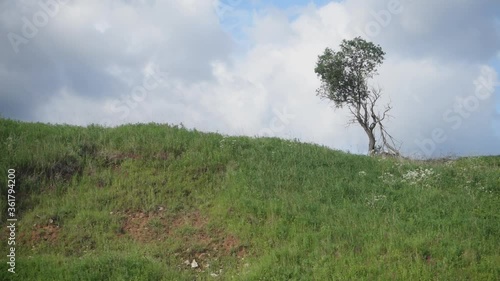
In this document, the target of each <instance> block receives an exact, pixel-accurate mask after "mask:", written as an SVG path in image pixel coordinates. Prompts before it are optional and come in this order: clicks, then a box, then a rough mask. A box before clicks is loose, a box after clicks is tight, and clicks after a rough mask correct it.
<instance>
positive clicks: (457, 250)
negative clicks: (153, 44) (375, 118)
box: [0, 119, 500, 280]
mask: <svg viewBox="0 0 500 281" xmlns="http://www.w3.org/2000/svg"><path fill="white" fill-rule="evenodd" d="M0 151H1V152H2V156H1V158H0V171H1V173H0V175H1V176H0V180H1V182H2V185H1V192H2V200H1V201H0V202H1V203H0V207H1V217H2V229H4V232H2V234H1V237H0V243H1V244H2V245H4V246H3V247H2V248H1V249H2V253H1V256H2V257H3V258H2V262H1V263H0V264H1V266H0V280H193V279H197V280H464V279H473V280H499V279H500V267H499V266H498V265H499V264H500V213H499V211H498V210H499V207H500V157H478V158H463V159H458V160H455V161H442V162H429V163H423V162H411V161H398V160H395V159H380V158H370V157H366V156H359V155H351V154H347V153H343V152H339V151H334V150H331V149H328V148H325V147H321V146H317V145H311V144H303V143H299V142H294V141H286V140H281V139H276V138H258V139H255V138H248V137H228V136H222V135H219V134H214V133H211V134H207V133H201V132H197V131H188V130H186V129H184V128H178V127H175V126H168V125H160V124H147V125H145V124H138V125H126V126H121V127H117V128H102V127H99V126H89V127H87V128H82V127H75V126H63V125H57V126H56V125H47V124H40V123H37V124H34V123H22V122H17V121H12V120H4V119H0ZM8 169H15V180H16V181H15V187H14V190H15V200H16V201H15V203H16V206H15V208H16V209H15V212H16V213H15V218H17V219H18V221H17V222H16V230H15V242H16V245H15V254H16V260H15V272H16V273H15V274H12V273H10V272H8V268H10V266H9V265H8V264H7V263H6V261H8V258H7V257H6V255H8V254H9V252H8V251H9V248H8V246H7V242H8V237H9V235H10V230H9V229H8V228H7V226H8V225H9V222H7V221H6V218H7V212H6V210H7V192H8V191H7V189H8V185H7V177H8V174H7V172H8ZM9 247H10V246H9ZM193 260H194V261H195V262H193Z"/></svg>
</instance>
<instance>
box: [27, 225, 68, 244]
mask: <svg viewBox="0 0 500 281" xmlns="http://www.w3.org/2000/svg"><path fill="white" fill-rule="evenodd" d="M60 230H61V228H60V227H59V225H57V224H53V223H47V224H45V225H42V224H34V225H33V227H32V229H31V231H30V232H29V233H20V237H19V238H20V240H22V241H26V242H27V244H30V245H36V244H38V243H40V242H44V241H46V242H49V243H56V242H57V240H58V237H59V232H60Z"/></svg>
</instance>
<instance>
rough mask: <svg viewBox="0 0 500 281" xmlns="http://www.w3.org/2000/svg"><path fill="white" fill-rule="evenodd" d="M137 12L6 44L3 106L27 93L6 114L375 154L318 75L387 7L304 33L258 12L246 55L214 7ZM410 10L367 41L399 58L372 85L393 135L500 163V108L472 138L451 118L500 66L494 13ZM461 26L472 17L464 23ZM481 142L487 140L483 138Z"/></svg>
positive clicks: (162, 5)
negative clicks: (326, 56) (499, 157)
mask: <svg viewBox="0 0 500 281" xmlns="http://www.w3.org/2000/svg"><path fill="white" fill-rule="evenodd" d="M402 1H403V0H402ZM128 2H130V3H125V2H115V1H85V2H75V3H72V4H71V5H68V7H64V10H61V13H60V16H57V17H55V18H54V19H53V21H52V22H51V24H50V25H48V26H47V27H46V29H45V31H44V32H40V34H39V35H37V37H36V38H35V39H33V41H32V42H30V43H29V44H27V45H24V46H21V53H20V56H17V57H12V56H11V55H8V56H7V55H6V54H7V52H8V51H10V46H9V45H8V44H5V43H0V49H1V50H2V53H1V54H0V58H2V61H5V63H4V64H5V65H1V64H0V69H2V71H0V82H2V85H4V87H3V89H1V90H0V94H1V95H0V97H2V98H3V97H6V96H8V95H9V94H10V93H14V92H19V93H20V94H19V99H15V100H13V99H12V98H10V99H8V100H7V99H5V100H6V101H7V102H2V103H0V106H1V104H4V106H3V107H0V108H1V110H7V116H9V114H10V115H12V116H13V117H17V118H20V119H26V120H37V121H46V122H65V123H74V124H88V123H92V122H98V123H99V122H100V123H102V122H106V123H111V124H116V123H128V122H132V123H134V122H149V121H155V122H168V123H180V122H182V123H183V124H185V125H186V126H188V127H196V128H197V129H201V130H207V131H219V132H222V133H230V134H240V133H244V134H247V135H256V134H265V135H269V134H272V135H275V136H281V137H298V138H301V139H302V140H304V141H313V142H317V143H321V144H326V145H329V146H331V147H334V148H339V149H344V150H351V151H355V152H364V151H366V146H367V144H366V143H367V140H366V136H365V135H364V132H363V131H362V130H360V129H359V128H358V127H356V126H352V127H350V128H349V129H346V127H345V125H346V124H347V122H348V120H349V115H348V114H347V112H346V110H341V109H338V110H333V109H332V107H331V106H330V105H329V104H328V103H327V102H326V101H321V100H320V99H319V98H318V97H317V96H316V95H315V90H316V89H317V88H318V87H319V85H320V84H319V80H318V78H317V77H316V75H315V73H314V67H315V64H316V60H317V56H318V55H319V54H320V53H321V52H322V51H323V50H324V48H325V47H327V46H328V47H332V48H334V49H335V48H336V47H337V46H338V45H339V43H340V42H341V40H342V39H346V38H350V37H352V36H354V35H356V33H357V30H359V29H364V28H365V27H366V26H367V24H370V23H373V22H374V20H375V19H374V14H377V13H378V14H379V15H380V12H381V11H383V10H384V9H387V3H386V1H370V2H366V1H361V0H348V1H344V2H342V3H336V2H332V3H330V4H328V5H325V6H323V7H320V8H318V7H316V6H314V5H308V6H306V7H303V8H302V9H296V10H294V13H297V17H295V18H294V19H293V20H291V19H290V17H289V15H288V14H287V11H280V10H277V9H275V8H273V9H272V10H269V11H259V12H256V13H251V15H252V16H253V20H252V21H248V20H247V18H245V21H244V22H252V23H253V25H252V26H250V27H247V28H246V30H247V31H248V36H249V37H248V38H249V40H250V41H251V44H250V46H249V49H248V50H246V51H244V52H242V51H241V50H236V51H238V52H239V53H238V55H237V56H233V55H234V54H236V53H233V52H232V51H235V49H234V47H235V46H234V44H233V43H232V42H231V41H230V40H229V37H228V36H227V34H226V33H225V32H224V31H223V30H224V28H223V27H221V26H220V25H219V24H218V22H219V19H218V18H217V16H216V15H217V14H216V11H215V10H214V6H213V5H212V3H211V1H202V0H190V1H165V2H160V1H156V2H155V1H128ZM410 2H411V1H410ZM405 3H407V5H406V4H405V5H406V6H405V7H404V11H403V12H402V13H401V14H397V15H396V14H394V15H391V20H390V22H389V23H388V24H387V25H384V24H380V23H378V22H377V21H376V20H375V23H377V24H379V25H380V26H379V27H380V30H379V32H378V34H377V36H374V37H373V38H369V39H372V40H373V41H375V42H376V43H378V44H381V45H382V47H383V48H384V50H385V51H386V52H387V55H386V61H385V62H384V64H383V66H382V67H381V68H380V71H379V72H380V76H378V77H377V78H376V80H375V81H374V82H375V83H378V84H380V86H382V88H383V89H384V95H385V99H384V101H388V100H389V97H390V99H391V100H392V104H393V106H394V109H393V112H392V113H393V115H394V116H395V119H393V120H392V121H391V122H390V123H388V124H387V125H388V126H389V128H390V129H391V132H393V134H394V136H395V137H397V138H398V139H400V140H401V141H403V143H404V145H403V149H404V150H405V151H406V152H408V153H409V152H413V151H415V150H418V149H419V146H418V143H419V142H420V143H422V142H425V141H424V140H425V139H427V138H429V137H432V134H433V131H434V130H435V129H436V128H437V129H441V130H442V131H444V133H445V134H446V137H447V139H448V140H447V141H445V142H443V143H436V147H435V149H434V153H435V154H439V153H448V152H451V151H455V152H457V153H459V154H467V153H471V152H476V153H483V154H485V153H496V154H498V153H500V151H498V147H497V146H495V145H494V144H495V143H498V136H495V132H494V130H492V127H493V126H494V122H495V121H493V120H498V114H497V113H496V111H495V108H494V105H493V104H494V103H493V102H491V101H490V100H480V101H479V103H478V106H477V108H475V107H474V108H475V109H474V110H473V111H468V112H466V113H468V114H467V117H461V121H460V122H461V124H460V126H455V125H456V124H457V122H458V121H457V118H456V116H457V115H456V114H457V113H456V112H453V110H454V106H455V104H456V102H457V100H460V99H459V98H462V100H463V99H466V98H467V97H470V96H473V95H474V93H475V89H476V88H475V85H474V81H475V80H476V79H477V78H478V76H479V75H480V74H481V69H484V68H481V67H482V66H484V64H486V63H487V62H488V60H489V59H491V57H494V56H500V53H499V49H500V47H499V46H500V44H499V43H500V42H499V40H498V38H494V36H493V35H492V34H494V32H493V31H492V29H491V28H490V27H489V25H488V23H489V22H490V21H491V18H492V16H491V15H490V13H489V12H488V11H489V8H491V7H488V5H487V4H484V3H483V4H481V3H478V2H477V1H469V0H467V1H465V2H464V5H463V6H460V5H455V4H454V2H453V1H451V2H450V1H442V2H440V3H441V4H440V5H437V6H436V5H435V3H434V2H433V1H428V0H425V1H419V2H415V1H413V3H411V4H410V3H409V2H408V1H407V2H405ZM491 5H492V6H495V4H491ZM10 8H11V9H14V8H12V7H10ZM14 10H15V9H14ZM238 11H239V12H241V11H240V10H238ZM450 11H453V13H450ZM17 13H18V15H19V16H22V15H23V13H22V12H19V11H17ZM28 14H29V13H28ZM463 15H469V18H468V19H469V20H468V21H467V22H466V23H462V16H463ZM247 16H248V15H247ZM0 17H1V18H0V19H1V20H0V21H1V22H4V23H5V25H3V26H4V28H8V29H9V30H10V29H11V28H20V25H16V24H15V18H13V17H12V16H9V17H6V16H5V17H4V16H3V15H2V16H0ZM221 20H222V19H221ZM449 22H451V23H449ZM471 26H472V28H471ZM0 29H2V28H0ZM243 29H245V28H243ZM475 30H476V31H475ZM2 31H4V30H3V29H2ZM459 35H460V36H462V35H463V38H462V37H460V36H459ZM478 40H479V41H478ZM477 42H489V43H488V44H477ZM2 44H3V45H2ZM484 45H487V46H484ZM4 51H5V52H4ZM464 55H466V56H467V57H466V58H464ZM158 68H159V69H161V70H162V71H164V72H167V73H168V77H167V78H166V79H165V81H163V83H161V85H159V86H158V87H155V88H154V89H151V90H148V91H147V93H146V94H145V95H143V96H141V97H138V96H137V95H134V94H133V93H132V91H133V90H132V89H134V87H138V86H141V85H142V84H143V79H144V78H145V77H147V76H148V73H149V74H150V73H151V71H152V70H153V69H158ZM6 71H7V73H5V72H6ZM9 71H10V72H9ZM490 71H494V70H492V69H490ZM20 81H24V82H22V83H21V82H20ZM26 81H28V82H26ZM20 89H22V90H20ZM30 96H31V97H33V98H32V99H29V98H28V99H27V98H26V97H30ZM469 107H470V106H469ZM11 108H13V109H16V110H15V112H18V113H14V111H13V110H11ZM450 109H451V110H452V113H451V114H447V115H446V113H447V112H448V111H449V110H450ZM30 112H31V113H30ZM16 114H18V115H16ZM19 114H24V115H19ZM30 114H31V115H30ZM443 115H446V118H444V117H443ZM103 120H104V121H103ZM449 120H452V121H449ZM454 127H458V128H456V129H455V128H454ZM471 132H473V133H474V136H481V138H477V139H471V137H470V135H471ZM429 147H431V146H428V147H427V148H426V149H427V150H429ZM424 148H425V147H424Z"/></svg>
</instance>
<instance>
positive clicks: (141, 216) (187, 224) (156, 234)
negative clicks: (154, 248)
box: [119, 211, 247, 269]
mask: <svg viewBox="0 0 500 281" xmlns="http://www.w3.org/2000/svg"><path fill="white" fill-rule="evenodd" d="M119 235H120V236H122V235H129V236H130V237H132V238H133V239H134V240H136V241H138V242H140V243H154V242H162V241H165V240H166V239H167V238H173V239H175V240H177V241H179V242H181V243H179V244H180V245H181V246H180V247H179V248H178V249H177V250H176V256H178V257H179V258H180V259H181V260H182V261H192V260H196V261H197V263H198V269H203V268H206V267H208V264H209V261H210V260H211V259H217V258H219V257H223V256H233V257H237V258H240V259H241V258H243V257H245V256H246V255H247V247H246V246H245V245H243V244H242V243H241V241H240V239H238V237H236V236H234V235H231V234H229V233H227V232H226V231H225V230H224V229H214V228H213V227H209V219H208V218H207V217H206V216H204V215H203V214H201V213H200V212H199V211H192V212H187V213H184V214H178V215H175V216H168V215H166V214H165V213H164V212H163V211H158V212H154V213H144V212H125V219H124V222H123V224H122V228H121V233H120V234H119ZM186 266H189V267H190V264H187V263H186Z"/></svg>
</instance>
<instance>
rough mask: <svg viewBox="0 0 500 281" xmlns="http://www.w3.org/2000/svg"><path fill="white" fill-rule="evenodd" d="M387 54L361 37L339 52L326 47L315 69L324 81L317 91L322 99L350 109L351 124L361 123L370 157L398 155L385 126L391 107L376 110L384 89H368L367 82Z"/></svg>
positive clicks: (347, 43) (343, 43)
mask: <svg viewBox="0 0 500 281" xmlns="http://www.w3.org/2000/svg"><path fill="white" fill-rule="evenodd" d="M384 55H385V53H384V51H382V48H381V47H380V46H378V45H375V44H373V43H372V42H367V41H365V40H364V39H362V38H361V37H356V38H354V39H352V40H343V41H342V43H341V44H340V51H338V52H334V51H332V49H330V48H326V49H325V52H324V53H323V54H322V55H320V56H319V57H318V62H317V64H316V68H315V69H314V72H316V74H317V75H318V76H319V77H320V78H321V86H320V88H318V89H317V91H316V92H317V95H318V96H320V97H321V98H324V99H329V100H331V101H333V102H334V104H335V107H336V108H343V107H344V106H346V107H347V108H348V109H349V111H350V112H351V113H352V116H353V119H352V120H351V121H350V122H349V124H353V123H358V124H359V125H360V126H361V127H362V128H363V130H364V131H365V132H366V134H367V136H368V140H369V143H368V152H369V154H370V155H372V154H375V153H379V154H392V155H399V152H398V149H396V148H395V142H394V139H393V137H392V136H391V135H389V134H388V133H387V131H386V130H385V127H384V125H383V124H382V121H384V120H385V118H386V117H388V114H387V113H388V112H389V111H390V110H391V108H392V107H391V106H390V104H387V105H386V106H385V108H384V110H383V112H382V113H380V112H378V111H376V107H375V105H376V103H377V101H378V100H379V98H380V96H381V92H382V90H381V89H380V88H375V87H369V86H368V83H367V82H368V81H367V80H368V79H370V78H373V76H374V75H375V74H377V66H379V65H380V64H382V61H383V60H384ZM377 126H378V128H379V132H380V135H379V137H380V138H379V140H380V141H381V144H380V145H377V138H376V136H375V133H376V130H375V129H376V127H377Z"/></svg>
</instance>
